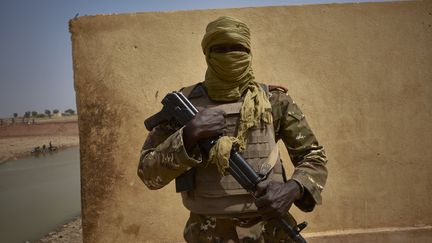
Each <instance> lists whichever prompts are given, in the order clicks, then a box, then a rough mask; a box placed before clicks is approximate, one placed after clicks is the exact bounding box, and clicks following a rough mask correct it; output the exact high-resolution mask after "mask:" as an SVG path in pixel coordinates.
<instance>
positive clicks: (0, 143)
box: [0, 118, 82, 243]
mask: <svg viewBox="0 0 432 243" xmlns="http://www.w3.org/2000/svg"><path fill="white" fill-rule="evenodd" d="M49 142H51V143H52V145H53V146H57V147H58V148H59V149H58V150H61V149H64V148H67V147H72V146H78V145H79V137H78V122H77V120H76V118H75V119H71V118H66V119H61V118H60V119H52V120H47V119H44V120H39V121H36V123H35V124H15V125H3V126H0V164H1V163H4V162H8V163H10V162H13V161H14V160H17V159H18V158H22V157H26V156H32V153H31V150H32V149H33V148H34V147H36V146H40V147H42V146H43V145H44V144H45V145H46V146H48V144H49ZM36 242H39V243H42V242H44V243H45V242H59V243H63V242H64V243H66V242H68V243H81V242H82V228H81V217H77V218H75V219H73V220H71V221H70V222H68V223H66V224H65V225H62V226H60V227H59V228H57V229H55V230H54V231H52V232H50V233H48V234H47V235H45V236H44V237H43V238H42V239H40V240H39V241H36Z"/></svg>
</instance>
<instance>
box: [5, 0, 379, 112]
mask: <svg viewBox="0 0 432 243" xmlns="http://www.w3.org/2000/svg"><path fill="white" fill-rule="evenodd" d="M381 1H383V0H381ZM344 2H377V0H356V1H352V0H351V1H349V0H303V1H301V0H266V1H264V0H254V1H246V0H237V1H233V0H219V1H211V2H210V1H202V0H182V1H180V0H178V1H166V0H146V1H144V0H117V1H115V0H106V1H96V0H91V1H89V0H86V1H85V0H71V1H66V0H26V1H24V0H2V1H1V3H0V84H1V86H0V117H11V116H12V114H13V113H14V112H17V113H19V115H22V114H23V113H24V112H25V111H33V110H35V111H38V112H43V111H44V110H45V109H50V110H52V109H59V110H61V111H64V110H65V109H68V108H72V109H76V106H75V91H74V88H73V72H72V57H71V41H70V34H69V30H68V21H69V19H71V18H73V17H74V16H75V15H76V14H77V13H79V15H80V16H83V15H94V14H101V13H105V14H109V13H127V12H149V11H173V10H189V9H209V8H232V7H251V6H273V5H293V4H315V3H344Z"/></svg>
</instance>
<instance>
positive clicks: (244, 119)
mask: <svg viewBox="0 0 432 243" xmlns="http://www.w3.org/2000/svg"><path fill="white" fill-rule="evenodd" d="M201 45H202V51H203V53H204V55H205V58H206V61H207V72H206V74H205V80H204V82H202V83H198V84H195V85H192V86H189V87H186V88H184V89H182V92H183V93H184V94H185V96H187V97H188V98H189V99H190V101H191V102H192V103H193V104H194V105H195V106H197V107H198V108H202V110H200V112H199V113H198V114H197V115H196V116H195V118H193V119H192V120H191V121H190V122H189V123H187V124H186V125H185V126H183V127H178V126H177V125H176V124H175V123H173V122H164V123H161V124H159V125H158V126H156V127H155V128H154V129H153V130H152V131H151V132H150V133H149V134H148V136H147V139H146V141H145V142H144V145H143V148H142V150H141V157H140V161H139V166H138V176H139V177H140V178H141V180H142V181H143V182H144V184H145V185H146V186H147V187H148V188H150V189H152V190H155V189H159V188H162V187H164V186H165V185H167V184H168V183H169V182H170V181H172V180H173V179H175V178H176V177H179V176H180V175H182V174H183V173H185V172H187V171H191V170H194V171H193V173H188V174H186V176H187V177H188V180H186V181H188V182H192V184H193V186H191V187H189V184H188V186H187V190H183V191H181V195H182V199H183V205H184V206H185V207H186V208H187V209H188V210H189V211H190V217H189V219H188V221H187V222H186V226H185V228H184V233H183V234H184V238H185V240H186V241H187V242H292V241H291V239H290V238H289V236H288V234H287V233H286V232H285V231H283V230H282V228H281V227H280V226H279V225H278V224H277V223H275V222H276V221H275V220H273V219H275V218H280V217H283V218H284V219H285V220H286V221H287V222H289V223H290V224H291V225H292V226H295V224H296V223H295V220H294V218H293V217H292V216H291V214H290V213H289V212H288V210H289V209H290V207H291V206H292V204H295V205H296V206H297V207H298V208H300V209H301V210H303V211H305V212H310V211H312V210H313V209H314V207H315V205H317V204H320V203H321V191H322V190H323V187H324V185H325V182H326V179H327V168H326V163H327V158H326V155H325V152H324V149H323V147H322V146H321V145H320V144H319V143H318V141H317V139H316V138H315V136H314V134H313V132H312V130H311V129H310V127H309V125H308V123H307V122H306V119H305V117H304V115H303V113H302V112H301V111H300V109H299V107H298V106H297V105H296V103H294V101H293V100H292V99H291V97H290V96H289V95H288V94H287V89H285V88H283V87H280V86H268V85H264V84H260V83H258V82H257V81H256V80H255V76H254V72H253V71H252V66H251V64H252V53H251V42H250V31H249V28H248V26H247V25H246V24H245V23H243V22H241V21H240V20H238V19H235V18H231V17H221V18H218V19H216V20H215V21H213V22H210V23H209V24H208V25H207V28H206V33H205V35H204V38H203V40H202V42H201ZM271 61H272V60H268V62H271ZM206 107H212V108H211V109H209V108H206ZM218 136H222V137H221V138H219V140H218V142H217V143H216V145H214V146H213V148H212V150H211V151H210V156H207V154H201V150H200V149H199V148H198V146H197V144H198V142H200V141H203V140H206V139H211V138H215V137H218ZM279 140H282V141H283V142H284V144H285V146H286V148H287V150H288V152H289V155H290V157H291V161H292V163H293V165H294V167H295V169H294V173H293V174H292V175H291V176H290V177H288V176H286V175H285V172H284V169H283V165H282V161H281V160H280V157H279V152H278V150H277V142H278V141H279ZM231 146H238V147H240V148H242V149H241V150H240V151H241V154H242V156H243V157H244V158H245V159H246V160H247V162H248V163H249V164H250V165H251V166H252V167H253V168H255V169H256V170H259V168H260V167H261V166H265V165H268V161H267V160H271V161H269V162H271V163H272V164H273V165H274V167H272V168H269V169H270V172H269V174H268V177H267V179H266V180H265V181H263V182H261V183H260V184H258V192H257V193H256V195H255V196H256V197H257V198H256V199H255V198H254V196H252V195H250V194H249V193H248V192H247V191H246V190H244V189H243V188H242V187H241V185H240V184H239V183H238V182H237V181H236V180H235V179H234V177H232V176H231V175H230V174H229V173H227V171H225V172H223V171H222V172H221V171H220V168H218V166H219V165H220V161H224V160H225V163H227V158H228V157H229V152H230V151H231ZM273 151H275V152H273ZM209 157H210V158H212V159H208V158H209Z"/></svg>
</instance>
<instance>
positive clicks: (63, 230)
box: [35, 217, 83, 243]
mask: <svg viewBox="0 0 432 243" xmlns="http://www.w3.org/2000/svg"><path fill="white" fill-rule="evenodd" d="M81 242H83V240H82V226H81V217H77V218H75V219H73V220H72V221H70V222H69V223H67V224H65V225H62V226H61V227H59V228H57V229H56V230H55V231H53V232H50V233H48V234H47V235H45V236H44V237H42V238H41V239H40V240H38V241H35V243H81Z"/></svg>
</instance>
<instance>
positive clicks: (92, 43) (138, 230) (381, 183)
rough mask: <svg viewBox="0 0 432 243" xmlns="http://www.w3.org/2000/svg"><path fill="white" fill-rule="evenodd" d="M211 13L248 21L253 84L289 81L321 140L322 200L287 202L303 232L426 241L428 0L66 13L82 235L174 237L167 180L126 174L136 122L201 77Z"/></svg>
mask: <svg viewBox="0 0 432 243" xmlns="http://www.w3.org/2000/svg"><path fill="white" fill-rule="evenodd" d="M221 15H232V16H235V17H237V18H240V19H242V20H244V21H245V22H246V23H247V24H248V25H249V26H250V28H251V31H252V38H253V39H252V41H253V49H252V52H253V54H254V64H253V67H254V70H255V73H256V77H257V79H258V80H260V81H263V82H265V83H270V84H281V85H284V86H286V87H288V88H289V90H290V91H289V93H290V94H291V95H292V96H293V97H294V99H295V100H296V101H297V103H298V104H300V106H301V108H302V109H303V111H304V113H305V114H306V116H307V117H308V120H309V123H310V125H311V126H312V128H313V129H314V131H315V133H316V135H317V137H318V138H319V140H320V142H321V143H322V144H324V146H325V147H326V150H327V153H328V158H329V164H328V168H329V172H330V174H329V180H328V185H327V187H326V189H325V191H324V193H323V197H324V202H323V205H322V206H320V207H318V208H316V210H315V212H313V213H311V214H304V213H301V212H299V211H298V210H295V216H296V217H297V219H298V220H307V221H309V223H310V226H309V227H308V228H307V230H306V233H309V236H310V239H311V241H314V242H317V241H319V240H320V239H321V240H323V241H322V242H324V240H325V239H327V240H328V239H329V237H330V240H329V241H328V242H332V240H331V239H334V240H336V239H339V240H340V239H341V238H340V237H342V238H343V237H344V235H349V237H348V238H344V239H345V240H340V241H333V242H347V240H348V241H352V242H367V241H368V240H367V239H369V240H371V239H373V240H372V241H373V242H385V241H393V242H404V241H405V240H404V239H410V242H425V241H424V240H425V239H427V240H431V239H432V233H431V228H430V225H432V208H431V207H430V204H431V203H430V202H431V201H432V194H431V193H430V192H431V191H432V180H431V179H430V175H431V171H432V163H431V160H432V149H430V148H431V147H432V139H431V137H432V123H431V120H432V105H431V102H432V68H431V67H432V27H431V25H432V4H431V2H430V1H425V2H395V3H373V4H339V5H315V6H295V7H266V8H245V9H221V10H204V11H181V12H171V13H137V14H121V15H103V16H86V17H80V18H78V19H74V20H72V21H71V25H70V31H71V33H72V43H73V59H74V78H75V89H76V93H77V103H78V112H79V130H80V141H81V149H80V151H81V176H82V200H83V201H82V205H83V223H84V228H83V230H84V239H85V241H86V242H137V241H144V240H149V241H155V242H160V241H163V240H164V241H181V240H182V230H183V226H184V223H185V220H186V218H187V215H188V212H187V211H186V210H185V209H183V207H182V205H181V200H180V197H179V195H177V194H175V193H174V185H173V184H170V185H168V186H167V187H166V188H164V189H162V190H160V191H149V190H148V189H146V188H145V186H144V185H143V184H142V183H141V182H140V181H139V179H138V177H137V176H136V168H137V162H138V158H139V155H140V149H141V146H142V143H143V141H144V138H145V136H146V134H147V132H146V131H145V129H144V126H143V121H144V119H145V118H146V117H148V116H149V115H151V114H153V113H154V112H156V111H158V110H159V109H160V108H161V105H160V100H161V98H162V97H163V96H164V95H165V94H166V93H167V92H169V91H173V90H177V89H179V88H180V87H182V86H186V85H190V84H192V83H195V82H198V81H201V80H202V79H203V76H204V72H205V69H206V64H205V60H204V56H203V54H202V52H201V49H200V41H201V38H202V36H203V33H204V30H205V27H206V25H207V23H208V22H209V21H211V20H213V19H215V18H216V17H218V16H221ZM284 157H285V161H288V159H287V156H286V152H284ZM288 170H290V169H288ZM410 227H414V229H413V228H410ZM374 229H379V230H375V231H374ZM416 229H417V230H416ZM349 230H357V231H355V232H354V233H352V231H349ZM362 230H364V231H362ZM371 230H372V231H371ZM393 231H394V232H398V234H399V235H402V236H401V237H402V238H397V239H399V240H401V241H395V239H393V238H394V237H395V235H394V234H392V233H391V232H393ZM350 232H351V233H350ZM359 232H360V233H359ZM361 232H364V233H366V234H361ZM368 232H369V233H370V232H374V233H373V234H372V235H370V234H368ZM380 232H381V233H380ZM389 232H390V234H389ZM404 232H406V233H404ZM413 232H414V233H413ZM415 232H420V233H419V234H416V233H415ZM306 235H308V234H306ZM320 235H322V237H321V238H320ZM389 235H390V236H391V237H389ZM331 237H333V238H331ZM338 237H339V238H338ZM361 237H363V238H361ZM368 237H369V238H368ZM371 237H372V238H371ZM374 237H375V238H374ZM380 237H381V238H380ZM386 237H387V238H386ZM392 237H393V238H392ZM403 237H405V238H403ZM422 237H423V238H422ZM361 239H363V240H361ZM325 242H327V241H325Z"/></svg>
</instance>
